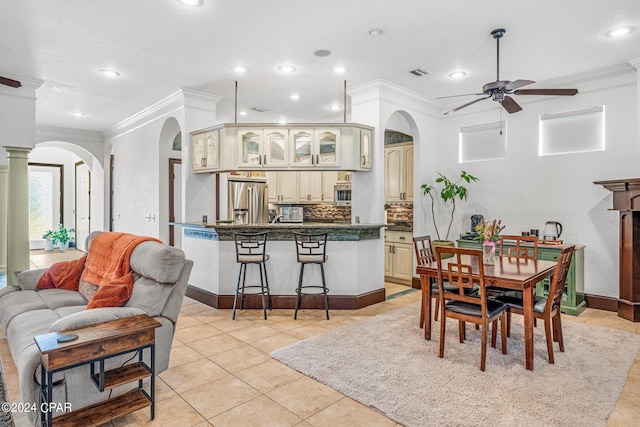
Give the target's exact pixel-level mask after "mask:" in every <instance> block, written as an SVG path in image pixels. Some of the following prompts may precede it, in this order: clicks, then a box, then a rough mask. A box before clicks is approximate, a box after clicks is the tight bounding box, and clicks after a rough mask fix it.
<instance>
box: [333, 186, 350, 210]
mask: <svg viewBox="0 0 640 427" xmlns="http://www.w3.org/2000/svg"><path fill="white" fill-rule="evenodd" d="M333 204H334V205H335V206H351V182H342V183H338V184H336V185H334V186H333Z"/></svg>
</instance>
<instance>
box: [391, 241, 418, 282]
mask: <svg viewBox="0 0 640 427" xmlns="http://www.w3.org/2000/svg"><path fill="white" fill-rule="evenodd" d="M412 239H413V236H412V234H411V232H408V231H386V232H385V234H384V276H385V277H384V278H385V280H386V281H387V282H394V283H401V284H403V285H411V280H412V278H413V246H412V245H413V240H412Z"/></svg>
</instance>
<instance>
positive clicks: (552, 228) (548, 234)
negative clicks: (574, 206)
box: [542, 221, 562, 240]
mask: <svg viewBox="0 0 640 427" xmlns="http://www.w3.org/2000/svg"><path fill="white" fill-rule="evenodd" d="M561 234H562V224H560V223H559V222H556V221H547V222H546V223H545V224H544V229H543V230H542V236H543V238H544V240H558V239H559V238H560V235H561Z"/></svg>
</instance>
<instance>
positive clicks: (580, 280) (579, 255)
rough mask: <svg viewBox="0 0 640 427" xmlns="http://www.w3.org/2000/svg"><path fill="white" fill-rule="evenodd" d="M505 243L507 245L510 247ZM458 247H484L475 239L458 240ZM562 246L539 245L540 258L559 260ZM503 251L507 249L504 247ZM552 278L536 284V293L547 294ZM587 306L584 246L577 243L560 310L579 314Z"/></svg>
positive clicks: (575, 314)
mask: <svg viewBox="0 0 640 427" xmlns="http://www.w3.org/2000/svg"><path fill="white" fill-rule="evenodd" d="M508 246H509V245H508V244H505V247H508ZM458 247H460V248H468V249H482V243H481V242H477V241H475V240H458ZM560 250H561V246H555V245H549V246H545V245H538V259H543V260H547V261H558V256H559V254H560ZM503 251H505V249H504V248H503ZM549 284H550V279H548V278H547V279H545V280H543V281H542V282H540V283H538V285H537V286H536V295H539V296H546V295H547V294H548V293H549ZM586 307H587V301H586V299H585V297H584V246H581V245H576V249H575V251H574V252H573V259H572V260H571V266H570V267H569V273H568V274H567V284H566V286H565V288H564V296H563V297H562V305H561V307H560V310H561V311H562V312H563V313H565V314H570V315H572V316H577V315H579V314H580V313H581V312H582V311H583V310H584V309H585V308H586Z"/></svg>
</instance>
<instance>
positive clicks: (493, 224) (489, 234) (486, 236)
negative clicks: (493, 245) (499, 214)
mask: <svg viewBox="0 0 640 427" xmlns="http://www.w3.org/2000/svg"><path fill="white" fill-rule="evenodd" d="M501 223H502V220H497V221H496V220H495V219H494V220H493V221H490V222H489V221H485V222H483V223H482V224H478V225H477V226H476V231H477V232H478V235H477V236H476V240H479V241H481V242H496V241H498V239H500V232H501V231H502V230H503V229H504V227H505V226H504V225H502V226H501Z"/></svg>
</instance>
